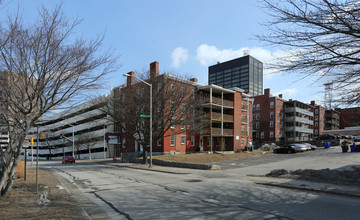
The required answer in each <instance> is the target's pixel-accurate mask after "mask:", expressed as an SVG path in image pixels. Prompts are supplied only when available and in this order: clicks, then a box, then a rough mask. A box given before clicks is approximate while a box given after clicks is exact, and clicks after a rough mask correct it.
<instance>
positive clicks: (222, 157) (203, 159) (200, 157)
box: [153, 150, 270, 164]
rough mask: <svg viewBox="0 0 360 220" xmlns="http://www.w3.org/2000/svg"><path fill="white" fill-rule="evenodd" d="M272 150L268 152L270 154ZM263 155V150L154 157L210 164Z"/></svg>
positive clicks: (155, 157) (156, 157)
mask: <svg viewBox="0 0 360 220" xmlns="http://www.w3.org/2000/svg"><path fill="white" fill-rule="evenodd" d="M269 153H270V152H266V154H269ZM261 155H263V151H257V150H255V151H252V152H240V153H235V154H204V153H201V154H166V155H158V156H153V158H154V159H159V160H165V161H173V162H182V163H195V164H208V163H215V162H221V161H227V160H234V159H238V158H242V157H256V156H261Z"/></svg>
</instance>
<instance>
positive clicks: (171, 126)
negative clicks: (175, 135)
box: [170, 118, 175, 128]
mask: <svg viewBox="0 0 360 220" xmlns="http://www.w3.org/2000/svg"><path fill="white" fill-rule="evenodd" d="M170 128H175V119H173V118H172V119H170Z"/></svg>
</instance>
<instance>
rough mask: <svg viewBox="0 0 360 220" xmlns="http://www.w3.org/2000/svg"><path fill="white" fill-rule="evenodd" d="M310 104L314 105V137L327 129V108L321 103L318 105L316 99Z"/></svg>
mask: <svg viewBox="0 0 360 220" xmlns="http://www.w3.org/2000/svg"><path fill="white" fill-rule="evenodd" d="M310 105H311V106H313V108H312V111H313V113H314V124H313V127H314V133H313V134H314V137H316V136H319V135H322V134H323V132H324V130H325V112H326V109H325V108H324V107H322V106H321V105H317V104H316V103H315V101H311V102H310Z"/></svg>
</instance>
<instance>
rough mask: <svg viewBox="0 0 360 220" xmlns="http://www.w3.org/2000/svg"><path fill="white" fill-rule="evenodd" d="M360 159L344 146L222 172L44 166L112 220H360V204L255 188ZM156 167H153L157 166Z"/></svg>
mask: <svg viewBox="0 0 360 220" xmlns="http://www.w3.org/2000/svg"><path fill="white" fill-rule="evenodd" d="M359 158H360V153H341V149H340V148H331V149H329V150H318V151H316V152H304V153H301V154H290V155H287V154H284V155H266V156H263V157H258V158H251V159H239V160H234V161H230V162H224V163H221V164H220V165H221V166H222V168H226V169H223V170H220V171H202V170H189V169H178V168H176V169H175V168H161V169H159V171H162V172H158V171H154V170H143V169H141V168H140V169H139V168H138V167H133V166H131V165H129V166H127V165H128V164H112V163H102V164H101V163H93V162H86V163H85V162H83V163H81V162H80V163H76V164H72V165H71V164H66V165H62V164H61V163H59V161H56V162H54V161H50V162H48V161H47V162H45V161H43V162H41V164H40V165H41V166H46V167H49V168H52V169H53V170H54V171H56V172H57V173H58V174H60V175H62V176H63V177H65V178H67V179H68V180H69V181H70V182H72V183H74V184H75V185H76V186H77V187H78V188H79V189H80V190H81V191H82V192H83V193H84V195H85V196H86V197H87V198H89V199H90V200H93V201H94V202H96V203H97V204H98V205H99V206H100V207H101V208H103V209H104V210H105V211H106V212H107V214H108V216H109V217H110V218H113V219H357V218H358V216H359V210H358V207H360V199H359V198H354V197H347V196H338V195H330V194H324V193H316V192H309V191H302V190H292V189H283V188H277V187H270V186H263V185H259V184H256V183H255V182H254V179H253V178H252V177H251V176H248V174H266V173H267V172H269V171H270V170H272V169H278V168H286V169H300V168H313V169H322V168H332V169H335V168H346V167H349V166H352V165H360V160H359ZM154 169H155V168H154Z"/></svg>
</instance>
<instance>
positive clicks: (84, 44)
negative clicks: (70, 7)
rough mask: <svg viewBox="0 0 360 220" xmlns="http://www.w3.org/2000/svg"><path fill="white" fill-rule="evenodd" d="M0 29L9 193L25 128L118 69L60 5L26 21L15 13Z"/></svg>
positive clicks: (3, 167)
mask: <svg viewBox="0 0 360 220" xmlns="http://www.w3.org/2000/svg"><path fill="white" fill-rule="evenodd" d="M3 24H4V25H3V26H1V27H0V69H1V70H2V72H1V74H0V77H1V80H0V83H1V95H0V104H1V114H2V115H3V116H4V119H5V122H6V124H7V126H8V131H9V135H10V143H9V146H8V147H7V148H6V149H1V150H0V161H1V163H0V191H1V192H0V193H1V196H6V195H7V194H8V192H9V191H10V189H11V187H12V185H13V180H14V173H15V169H16V166H17V164H18V162H19V158H20V153H21V148H22V145H23V141H24V138H25V136H26V133H27V132H28V130H29V129H30V128H31V127H33V126H35V125H36V123H37V122H38V121H39V120H40V119H41V117H42V116H44V115H45V114H46V113H48V112H49V111H51V110H53V109H55V108H57V107H59V106H64V105H68V106H69V103H70V102H71V101H74V100H79V99H78V98H79V97H80V96H82V95H84V94H87V93H89V92H90V91H92V90H93V89H98V88H99V85H101V84H103V82H102V80H103V79H104V77H105V76H106V75H107V74H108V73H109V72H112V71H114V70H115V69H116V59H117V58H116V57H114V56H113V53H112V52H105V53H103V52H101V51H100V49H101V43H102V41H103V36H100V37H98V38H97V39H95V40H85V39H82V38H78V39H75V38H74V36H73V35H72V34H73V33H74V32H75V29H76V27H77V26H78V25H79V24H80V20H73V21H70V20H68V19H67V18H66V17H65V16H64V15H63V13H62V10H61V5H59V6H57V7H56V8H55V9H54V10H48V9H46V8H44V7H43V8H42V9H40V10H39V19H38V20H37V21H36V22H35V23H34V24H32V25H25V22H24V19H23V18H22V17H20V16H19V15H16V16H15V17H11V16H9V18H8V20H7V22H6V25H5V23H3Z"/></svg>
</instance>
